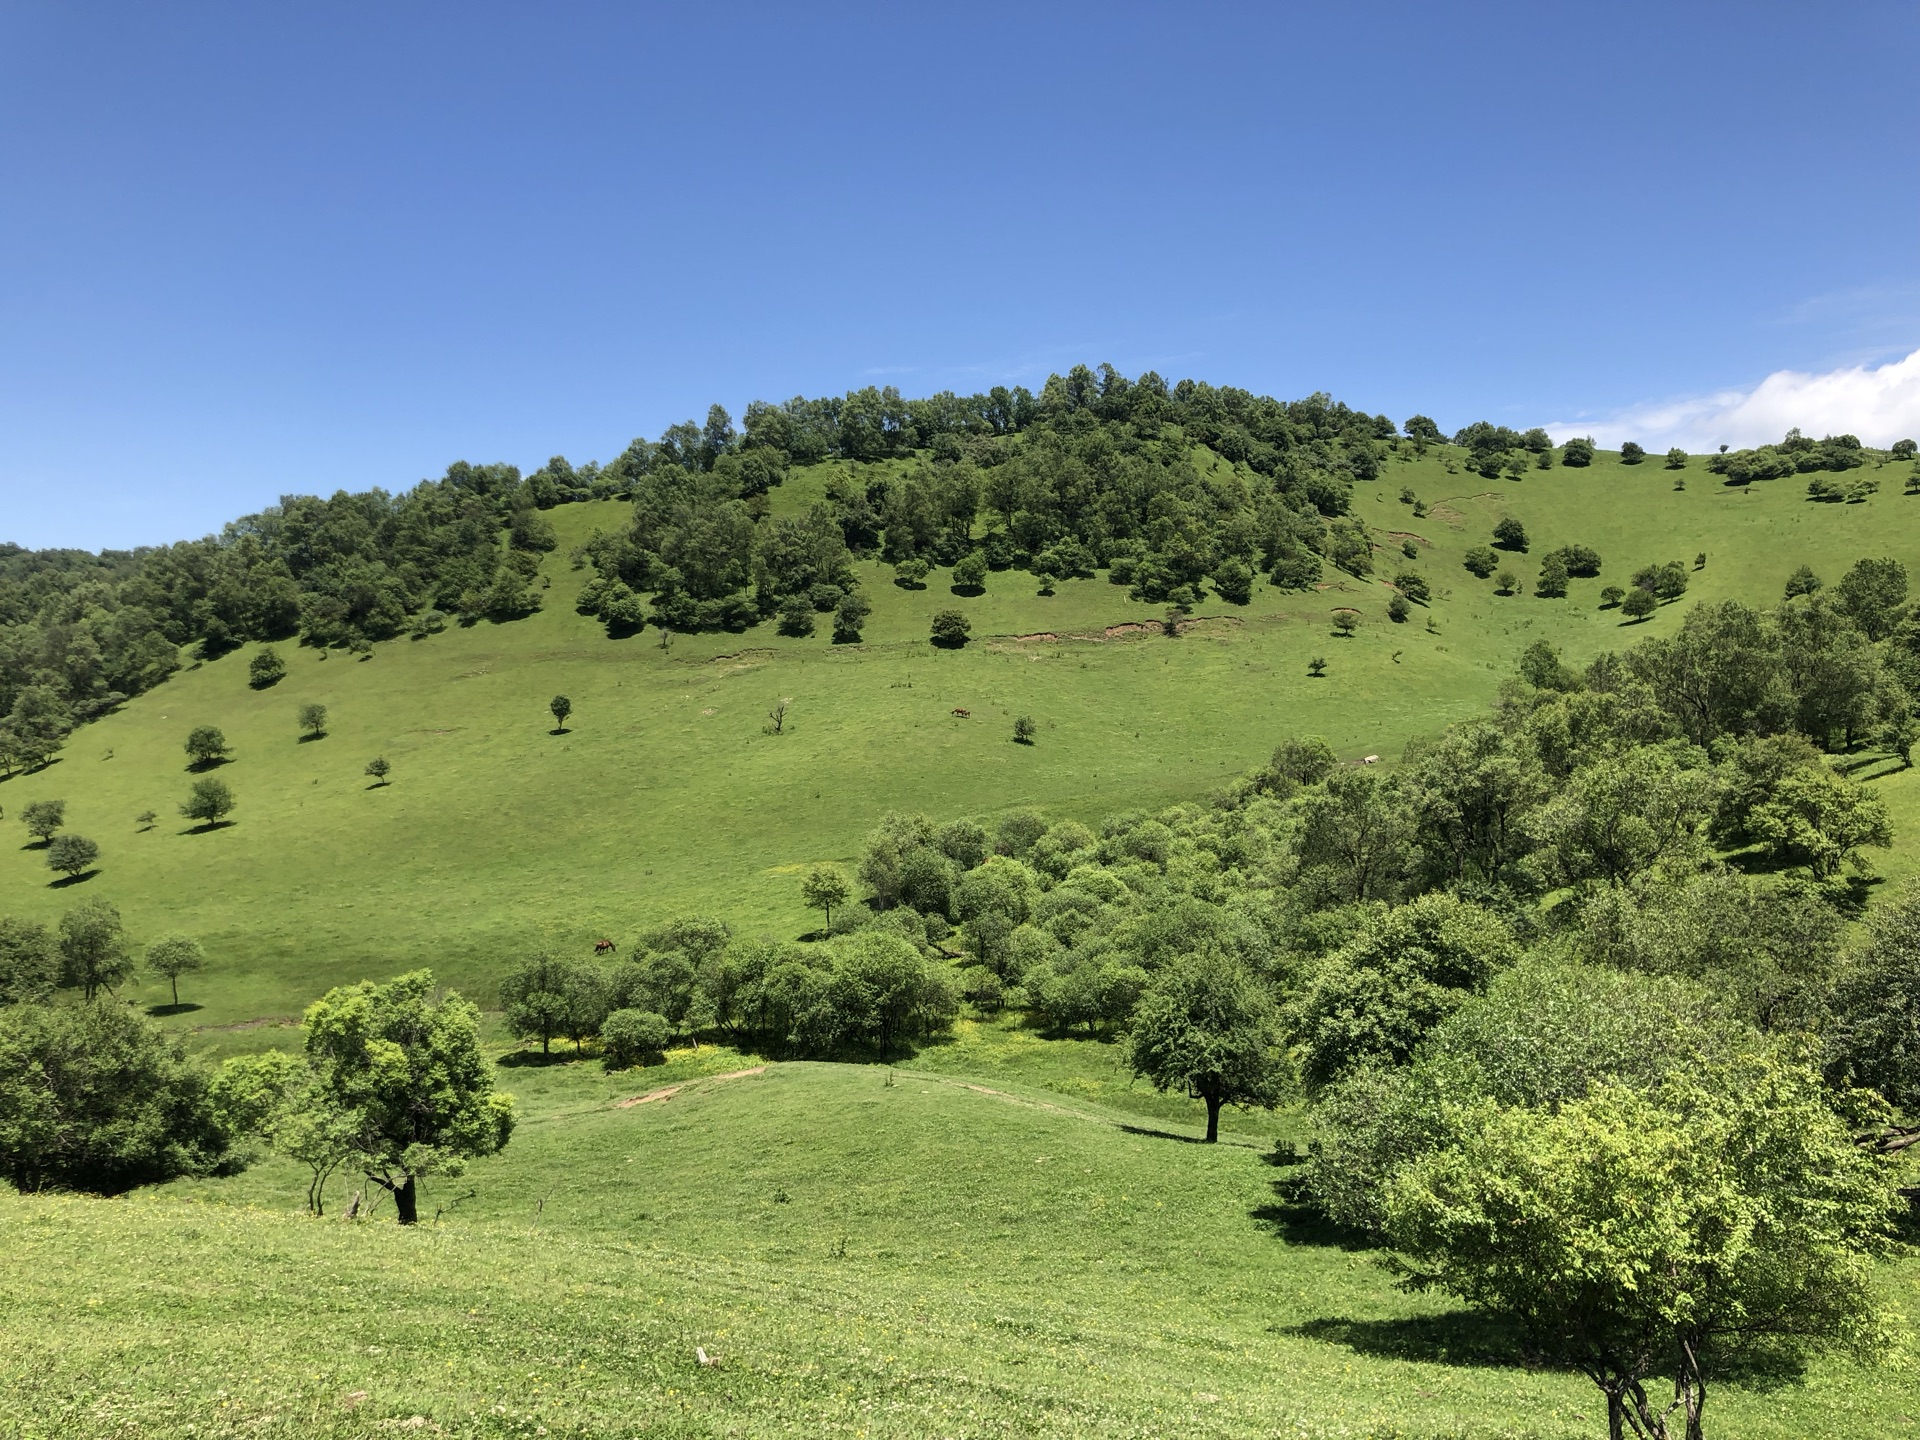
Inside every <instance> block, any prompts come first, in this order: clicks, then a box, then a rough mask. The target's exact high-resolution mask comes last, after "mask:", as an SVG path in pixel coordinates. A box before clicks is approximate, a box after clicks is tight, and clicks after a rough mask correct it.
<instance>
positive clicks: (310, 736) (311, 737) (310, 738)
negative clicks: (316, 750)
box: [294, 730, 327, 745]
mask: <svg viewBox="0 0 1920 1440" xmlns="http://www.w3.org/2000/svg"><path fill="white" fill-rule="evenodd" d="M326 738H327V732H326V731H324V730H321V731H317V732H315V731H309V732H308V733H307V734H305V735H302V736H301V737H300V738H299V739H298V740H296V741H295V742H294V743H295V744H296V745H311V744H312V743H313V742H314V741H316V740H324V739H326Z"/></svg>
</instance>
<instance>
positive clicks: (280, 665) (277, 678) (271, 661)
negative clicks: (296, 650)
mask: <svg viewBox="0 0 1920 1440" xmlns="http://www.w3.org/2000/svg"><path fill="white" fill-rule="evenodd" d="M286 674H287V662H286V661H284V660H282V659H281V658H280V652H279V651H278V650H276V649H274V648H273V647H272V646H271V645H268V646H266V647H265V648H263V649H262V650H261V651H260V653H259V654H257V655H255V656H254V657H253V659H251V660H249V661H248V662H247V684H249V685H251V686H252V687H253V688H254V689H256V690H265V689H268V688H269V687H271V686H274V685H278V684H279V683H280V682H281V681H282V680H284V679H285V678H286Z"/></svg>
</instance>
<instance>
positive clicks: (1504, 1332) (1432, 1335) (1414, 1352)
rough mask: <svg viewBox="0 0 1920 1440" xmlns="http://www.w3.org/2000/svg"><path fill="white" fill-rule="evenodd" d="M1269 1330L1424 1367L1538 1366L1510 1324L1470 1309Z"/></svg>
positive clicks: (1335, 1319)
mask: <svg viewBox="0 0 1920 1440" xmlns="http://www.w3.org/2000/svg"><path fill="white" fill-rule="evenodd" d="M1274 1333H1275V1334H1278V1335H1289V1336H1293V1337H1295V1338H1298V1339H1302V1340H1318V1341H1321V1342H1323V1343H1325V1344H1329V1345H1340V1346H1343V1347H1345V1348H1346V1349H1348V1350H1351V1351H1353V1352H1354V1353H1355V1354H1356V1355H1368V1356H1372V1357H1374V1358H1375V1359H1380V1360H1411V1361H1415V1362H1418V1363H1424V1364H1429V1365H1472V1366H1497V1367H1499V1368H1501V1369H1528V1370H1538V1369H1542V1368H1551V1369H1564V1368H1570V1367H1564V1366H1544V1365H1543V1364H1542V1362H1541V1358H1540V1357H1539V1356H1538V1355H1536V1354H1533V1353H1531V1352H1529V1351H1528V1350H1527V1348H1526V1347H1525V1346H1524V1345H1523V1344H1522V1343H1521V1340H1520V1336H1519V1334H1518V1333H1517V1332H1516V1331H1515V1330H1514V1328H1513V1326H1511V1325H1509V1324H1507V1323H1506V1322H1504V1321H1502V1320H1498V1319H1496V1318H1494V1317H1493V1316H1490V1315H1482V1314H1480V1313H1478V1312H1477V1311H1473V1310H1449V1311H1447V1312H1446V1314H1444V1315H1410V1316H1405V1317H1402V1318H1400V1319H1397V1320H1348V1319H1345V1318H1342V1317H1339V1316H1327V1317H1324V1318H1322V1319H1319V1320H1306V1321H1302V1322H1301V1323H1300V1324H1298V1325H1281V1326H1276V1327H1275V1329H1274Z"/></svg>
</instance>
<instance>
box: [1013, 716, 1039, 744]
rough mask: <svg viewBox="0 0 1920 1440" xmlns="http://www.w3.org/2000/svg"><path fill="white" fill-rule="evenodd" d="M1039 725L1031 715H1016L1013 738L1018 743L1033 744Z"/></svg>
mask: <svg viewBox="0 0 1920 1440" xmlns="http://www.w3.org/2000/svg"><path fill="white" fill-rule="evenodd" d="M1037 733H1038V727H1037V726H1035V725H1034V723H1033V717H1032V716H1031V715H1016V716H1015V717H1014V720H1013V740H1014V743H1015V744H1016V745H1031V744H1033V737H1034V736H1035V735H1036V734H1037Z"/></svg>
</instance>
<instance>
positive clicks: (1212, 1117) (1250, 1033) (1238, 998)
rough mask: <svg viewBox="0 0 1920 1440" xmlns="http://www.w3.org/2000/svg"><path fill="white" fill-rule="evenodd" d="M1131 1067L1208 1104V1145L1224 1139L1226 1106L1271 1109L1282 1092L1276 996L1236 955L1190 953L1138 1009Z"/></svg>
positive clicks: (1159, 1087)
mask: <svg viewBox="0 0 1920 1440" xmlns="http://www.w3.org/2000/svg"><path fill="white" fill-rule="evenodd" d="M1131 1049H1132V1053H1131V1055H1130V1056H1129V1063H1130V1064H1131V1065H1132V1067H1133V1073H1134V1074H1136V1075H1141V1076H1145V1077H1146V1079H1148V1080H1149V1081H1151V1082H1152V1084H1153V1087H1154V1089H1156V1090H1180V1091H1184V1092H1185V1093H1186V1094H1188V1095H1191V1096H1192V1097H1193V1098H1195V1099H1196V1100H1203V1101H1205V1102H1206V1106H1207V1143H1208V1144H1212V1143H1213V1142H1214V1141H1216V1140H1218V1139H1219V1138H1220V1107H1221V1106H1222V1105H1242V1106H1251V1105H1259V1106H1262V1107H1265V1108H1269V1109H1270V1108H1272V1106H1273V1105H1275V1104H1276V1103H1277V1102H1278V1101H1279V1099H1280V1094H1281V1084H1280V1076H1281V1069H1280V1054H1279V1027H1278V1024H1277V1021H1276V1017H1275V1014H1274V1008H1273V1001H1272V998H1271V997H1270V996H1268V994H1267V993H1266V990H1265V989H1264V987H1263V986H1262V985H1261V984H1260V982H1259V981H1258V980H1257V979H1255V978H1254V976H1253V975H1252V974H1251V973H1250V972H1248V970H1247V969H1246V968H1245V967H1244V966H1242V965H1241V964H1239V963H1238V962H1237V961H1234V960H1231V959H1228V958H1226V957H1224V956H1219V955H1212V954H1199V955H1190V956H1187V957H1185V958H1183V959H1181V960H1178V961H1176V962H1175V963H1174V964H1173V965H1171V966H1170V967H1168V969H1167V970H1166V971H1164V972H1163V973H1162V975H1161V977H1160V979H1159V980H1158V981H1156V982H1155V984H1154V986H1153V988H1152V989H1150V990H1148V991H1147V993H1146V994H1145V995H1144V996H1143V997H1141V1000H1140V1006H1139V1008H1138V1009H1137V1010H1136V1011H1135V1012H1134V1017H1133V1038H1132V1045H1131Z"/></svg>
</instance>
